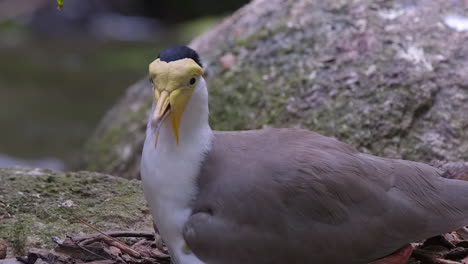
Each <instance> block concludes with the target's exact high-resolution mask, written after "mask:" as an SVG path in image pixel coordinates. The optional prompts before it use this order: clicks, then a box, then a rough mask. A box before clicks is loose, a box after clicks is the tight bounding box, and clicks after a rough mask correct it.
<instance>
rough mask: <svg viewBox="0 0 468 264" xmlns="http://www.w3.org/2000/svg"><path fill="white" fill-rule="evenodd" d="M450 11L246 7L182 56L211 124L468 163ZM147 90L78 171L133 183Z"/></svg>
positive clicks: (463, 76) (415, 5)
mask: <svg viewBox="0 0 468 264" xmlns="http://www.w3.org/2000/svg"><path fill="white" fill-rule="evenodd" d="M454 14H458V15H468V11H467V10H466V9H465V10H462V9H457V5H454V4H453V3H452V2H450V1H445V0H434V1H405V0H401V1H400V0H398V1H366V0H354V1H347V0H338V1H337V0H326V1H323V0H272V1H270V0H256V1H253V2H251V3H250V4H249V5H247V6H245V7H244V8H242V9H240V10H239V11H237V12H236V13H234V14H233V15H232V16H231V17H229V18H227V19H226V20H225V21H223V22H222V23H220V24H219V25H217V26H215V27H214V28H213V29H211V30H210V31H208V32H206V33H205V34H203V35H201V36H200V37H198V38H197V39H195V40H194V41H193V42H192V43H191V44H190V45H191V46H192V47H193V48H195V49H196V50H198V51H199V53H200V54H201V56H202V58H203V62H204V65H205V68H206V72H207V76H206V78H207V80H208V85H209V91H210V110H211V111H210V113H211V115H210V116H211V125H212V127H213V128H215V129H220V130H237V129H254V128H261V127H265V126H272V127H304V128H308V129H311V130H315V131H317V132H319V133H322V134H325V135H327V136H334V137H336V138H338V139H340V140H342V141H345V142H347V143H349V144H351V145H353V146H354V147H356V148H358V149H359V150H361V151H363V152H368V153H372V154H376V155H380V156H386V157H393V158H404V159H410V160H416V161H423V162H429V161H431V160H447V161H458V160H468V133H467V132H466V131H467V129H468V118H466V116H467V113H468V74H467V71H466V69H467V65H468V56H467V54H468V45H466V43H468V33H467V32H466V31H460V30H461V29H460V28H459V27H457V24H456V23H454V22H453V21H454V20H456V19H457V17H456V16H455V15H454ZM150 91H151V89H150V88H149V84H148V83H147V81H145V80H144V81H141V82H139V83H137V84H136V85H135V86H133V87H132V88H130V89H129V93H128V94H127V95H126V96H125V98H123V99H122V101H121V102H119V103H118V104H117V105H116V106H115V107H114V108H113V109H111V110H110V112H109V113H108V115H107V116H106V118H105V119H104V121H103V123H102V124H101V125H100V126H99V128H98V129H97V130H96V133H95V134H94V136H93V138H92V139H90V141H89V142H88V144H87V147H86V150H85V152H84V153H83V159H82V163H81V164H80V168H87V169H92V170H98V171H103V172H106V173H110V174H113V175H119V176H122V177H126V178H138V177H139V175H138V163H139V157H140V153H141V147H142V144H143V139H144V131H145V120H146V113H147V111H145V109H146V110H148V109H149V107H150V104H151V102H150V100H151V99H150V98H151V92H150Z"/></svg>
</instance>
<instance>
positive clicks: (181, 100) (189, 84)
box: [149, 58, 203, 146]
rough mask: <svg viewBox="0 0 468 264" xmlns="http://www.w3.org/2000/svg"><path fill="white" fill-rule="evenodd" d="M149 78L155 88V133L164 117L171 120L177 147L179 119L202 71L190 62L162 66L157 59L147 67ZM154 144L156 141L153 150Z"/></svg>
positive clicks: (174, 62)
mask: <svg viewBox="0 0 468 264" xmlns="http://www.w3.org/2000/svg"><path fill="white" fill-rule="evenodd" d="M149 74H150V78H151V80H152V81H153V85H154V98H155V105H156V107H155V109H154V113H153V115H152V120H151V124H152V126H153V128H154V129H155V130H156V131H157V132H156V133H157V137H156V138H158V133H159V132H158V131H159V127H160V126H161V125H162V123H164V121H165V119H166V117H167V116H170V118H171V123H172V128H173V131H174V136H175V139H176V142H177V144H178V143H179V129H180V122H181V120H182V115H183V113H184V111H185V108H186V106H187V104H188V102H189V100H190V98H191V96H192V93H193V89H194V88H195V87H196V82H194V78H195V80H197V79H198V77H199V76H201V75H202V74H203V69H202V68H201V67H200V66H199V65H198V64H197V63H196V62H195V61H194V60H192V59H188V58H186V59H181V60H177V61H171V62H165V61H161V60H159V59H157V60H155V61H153V62H152V63H151V64H150V65H149ZM156 144H157V139H156V142H155V146H156Z"/></svg>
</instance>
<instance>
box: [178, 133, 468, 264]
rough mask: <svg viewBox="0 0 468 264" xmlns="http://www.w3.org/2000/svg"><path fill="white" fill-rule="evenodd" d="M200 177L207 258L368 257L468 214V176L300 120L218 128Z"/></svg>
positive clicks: (193, 239)
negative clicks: (359, 145) (366, 146)
mask: <svg viewBox="0 0 468 264" xmlns="http://www.w3.org/2000/svg"><path fill="white" fill-rule="evenodd" d="M198 180H199V182H198V185H199V194H198V196H197V198H196V199H195V201H194V212H193V216H192V217H191V219H190V220H189V222H188V224H187V225H186V229H185V230H186V232H185V234H184V236H185V238H186V240H187V243H188V244H189V246H190V248H191V249H192V250H193V252H194V253H195V254H196V255H197V256H199V257H200V258H201V259H203V260H205V261H207V263H246V264H248V263H256V264H258V263H330V264H333V263H367V262H369V261H372V260H375V259H376V258H379V257H382V256H385V255H387V254H390V253H392V252H393V251H395V250H397V249H398V248H399V247H401V246H403V245H404V244H405V243H408V242H412V241H415V240H419V239H424V238H426V237H429V236H432V235H436V234H439V233H443V232H447V231H450V230H452V229H455V228H458V227H461V226H462V225H464V224H466V223H467V222H468V221H467V220H468V183H467V182H463V181H457V180H447V179H444V178H441V177H440V173H439V171H438V170H437V169H435V168H432V167H430V166H428V165H425V164H421V163H416V162H410V161H403V160H393V159H384V158H379V157H375V156H371V155H366V154H362V153H359V152H358V151H356V150H355V149H354V148H352V147H350V146H349V145H346V144H344V143H342V142H339V141H337V140H335V139H332V138H328V137H324V136H321V135H319V134H316V133H313V132H310V131H306V130H300V129H264V130H255V131H242V132H216V133H215V137H214V141H213V146H212V149H211V151H210V152H209V153H207V156H206V159H205V161H204V163H203V165H202V169H201V172H200V176H199V178H198ZM207 241H217V242H216V243H214V242H211V243H208V242H207ZM231 261H232V262H231Z"/></svg>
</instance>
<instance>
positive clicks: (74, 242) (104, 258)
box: [69, 237, 109, 260]
mask: <svg viewBox="0 0 468 264" xmlns="http://www.w3.org/2000/svg"><path fill="white" fill-rule="evenodd" d="M69 239H70V240H71V242H73V244H75V245H76V246H77V247H79V248H80V249H82V250H84V251H86V252H88V253H91V254H93V255H94V256H96V257H100V258H102V259H103V260H109V259H108V258H106V257H104V256H101V255H99V254H97V253H94V252H93V251H91V250H89V249H87V248H85V247H83V246H80V245H79V244H78V243H77V242H76V241H74V240H73V238H71V237H70V238H69Z"/></svg>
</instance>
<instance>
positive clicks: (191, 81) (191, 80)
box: [190, 77, 197, 85]
mask: <svg viewBox="0 0 468 264" xmlns="http://www.w3.org/2000/svg"><path fill="white" fill-rule="evenodd" d="M196 81H197V79H195V77H192V79H190V85H194V84H195V82H196Z"/></svg>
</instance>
